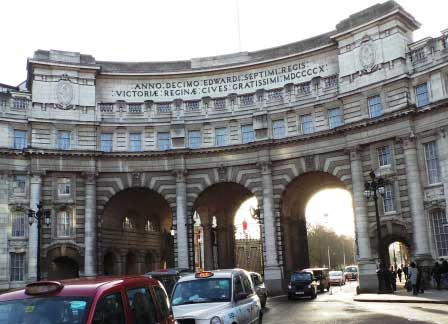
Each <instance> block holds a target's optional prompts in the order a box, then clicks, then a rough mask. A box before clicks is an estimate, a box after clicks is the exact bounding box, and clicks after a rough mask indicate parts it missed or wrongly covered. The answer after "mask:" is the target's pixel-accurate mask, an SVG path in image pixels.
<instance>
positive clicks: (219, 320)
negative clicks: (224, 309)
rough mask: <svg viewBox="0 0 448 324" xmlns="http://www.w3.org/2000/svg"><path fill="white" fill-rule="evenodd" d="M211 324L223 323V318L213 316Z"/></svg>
mask: <svg viewBox="0 0 448 324" xmlns="http://www.w3.org/2000/svg"><path fill="white" fill-rule="evenodd" d="M210 324H223V323H222V321H221V318H219V317H218V316H213V317H212V319H211V320H210Z"/></svg>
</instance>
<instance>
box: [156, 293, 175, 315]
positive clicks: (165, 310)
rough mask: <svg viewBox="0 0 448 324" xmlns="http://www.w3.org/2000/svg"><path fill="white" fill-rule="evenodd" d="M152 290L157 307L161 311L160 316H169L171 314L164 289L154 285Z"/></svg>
mask: <svg viewBox="0 0 448 324" xmlns="http://www.w3.org/2000/svg"><path fill="white" fill-rule="evenodd" d="M154 292H155V296H156V301H157V304H159V308H160V311H161V313H162V318H167V317H169V316H170V315H171V309H170V300H169V299H168V296H167V294H166V292H165V290H163V289H162V288H160V287H157V286H154Z"/></svg>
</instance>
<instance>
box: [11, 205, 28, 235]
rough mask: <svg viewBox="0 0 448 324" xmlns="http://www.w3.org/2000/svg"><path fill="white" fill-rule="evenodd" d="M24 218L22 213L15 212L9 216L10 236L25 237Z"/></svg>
mask: <svg viewBox="0 0 448 324" xmlns="http://www.w3.org/2000/svg"><path fill="white" fill-rule="evenodd" d="M25 226H26V217H25V213H24V212H20V211H16V212H13V213H12V214H11V236H12V237H24V236H25Z"/></svg>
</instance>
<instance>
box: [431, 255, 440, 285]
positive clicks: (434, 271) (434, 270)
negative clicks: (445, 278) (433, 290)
mask: <svg viewBox="0 0 448 324" xmlns="http://www.w3.org/2000/svg"><path fill="white" fill-rule="evenodd" d="M431 275H432V277H433V278H434V280H435V282H436V286H437V290H440V282H441V280H442V267H441V266H440V265H439V262H436V263H435V264H434V267H432V269H431Z"/></svg>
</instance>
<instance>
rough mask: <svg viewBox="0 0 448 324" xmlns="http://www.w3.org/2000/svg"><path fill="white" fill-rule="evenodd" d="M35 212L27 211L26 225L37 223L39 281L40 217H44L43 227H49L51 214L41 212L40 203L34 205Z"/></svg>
mask: <svg viewBox="0 0 448 324" xmlns="http://www.w3.org/2000/svg"><path fill="white" fill-rule="evenodd" d="M36 206H37V211H34V210H32V209H28V223H29V224H30V226H31V225H33V223H34V220H36V221H37V264H36V280H37V281H40V279H41V273H40V241H41V240H40V232H41V228H42V216H44V220H45V225H47V226H49V225H50V224H51V212H50V211H49V210H45V211H42V207H43V206H42V202H41V201H39V203H38V204H37V205H36Z"/></svg>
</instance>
